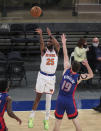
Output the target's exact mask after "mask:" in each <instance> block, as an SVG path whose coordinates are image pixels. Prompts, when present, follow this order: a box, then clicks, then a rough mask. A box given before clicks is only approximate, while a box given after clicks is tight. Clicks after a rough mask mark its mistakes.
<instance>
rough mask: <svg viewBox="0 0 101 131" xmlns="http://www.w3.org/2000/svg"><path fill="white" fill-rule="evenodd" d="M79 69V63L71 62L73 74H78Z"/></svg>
mask: <svg viewBox="0 0 101 131" xmlns="http://www.w3.org/2000/svg"><path fill="white" fill-rule="evenodd" d="M80 68H81V66H80V62H77V61H73V62H72V71H73V72H79V71H80Z"/></svg>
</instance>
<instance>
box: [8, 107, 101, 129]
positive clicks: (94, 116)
mask: <svg viewBox="0 0 101 131" xmlns="http://www.w3.org/2000/svg"><path fill="white" fill-rule="evenodd" d="M15 113H16V114H17V115H18V116H19V117H20V118H21V119H22V124H21V125H19V123H17V122H16V120H13V119H11V118H9V117H8V116H7V114H5V120H6V124H7V127H8V129H9V131H34V130H35V131H44V127H43V119H44V114H45V112H44V111H37V112H36V117H35V120H34V127H33V128H28V126H27V125H28V124H27V123H28V118H29V111H27V112H23V111H20V112H15ZM79 120H80V125H81V127H82V129H83V131H101V113H97V112H95V111H93V110H91V109H89V110H83V109H81V110H79ZM54 123H55V117H54V111H51V114H50V121H49V124H50V128H49V130H48V131H52V130H53V127H54ZM60 131H75V128H74V125H73V124H72V121H71V120H68V119H67V117H66V114H65V115H64V118H63V122H62V125H61V129H60Z"/></svg>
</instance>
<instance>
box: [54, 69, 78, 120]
mask: <svg viewBox="0 0 101 131" xmlns="http://www.w3.org/2000/svg"><path fill="white" fill-rule="evenodd" d="M78 77H79V74H77V73H72V71H71V69H68V70H66V72H65V73H64V75H63V77H62V80H61V83H60V90H59V95H58V98H57V102H56V110H55V117H56V118H57V119H62V118H63V115H64V112H65V111H66V113H67V116H68V118H69V119H74V118H76V117H77V115H78V111H77V108H76V103H75V99H74V93H75V91H76V87H77V80H78Z"/></svg>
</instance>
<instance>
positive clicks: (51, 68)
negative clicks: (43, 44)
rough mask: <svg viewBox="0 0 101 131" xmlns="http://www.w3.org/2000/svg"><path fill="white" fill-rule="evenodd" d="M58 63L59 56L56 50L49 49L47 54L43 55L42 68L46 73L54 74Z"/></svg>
mask: <svg viewBox="0 0 101 131" xmlns="http://www.w3.org/2000/svg"><path fill="white" fill-rule="evenodd" d="M57 63H58V56H57V54H56V52H55V50H53V51H51V52H50V51H49V50H48V49H47V50H46V52H45V54H44V55H43V56H42V57H41V65H40V69H41V71H43V72H45V73H48V74H53V73H55V71H56V68H57Z"/></svg>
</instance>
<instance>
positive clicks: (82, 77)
mask: <svg viewBox="0 0 101 131" xmlns="http://www.w3.org/2000/svg"><path fill="white" fill-rule="evenodd" d="M82 64H83V65H84V66H85V67H86V68H87V70H88V73H85V74H81V75H80V79H79V80H78V84H79V83H80V82H81V81H82V80H88V79H91V78H93V71H92V69H91V67H90V66H89V64H88V61H87V60H84V61H83V62H82Z"/></svg>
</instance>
